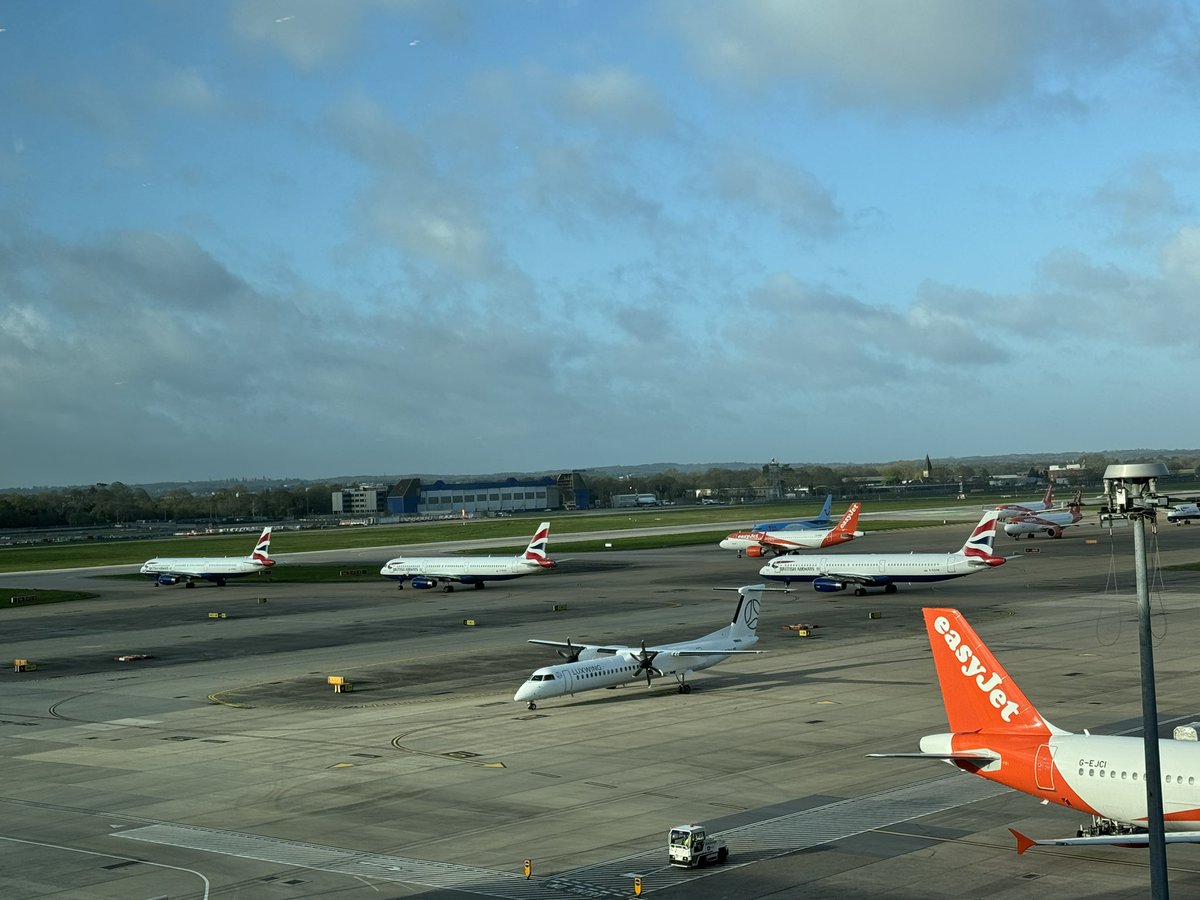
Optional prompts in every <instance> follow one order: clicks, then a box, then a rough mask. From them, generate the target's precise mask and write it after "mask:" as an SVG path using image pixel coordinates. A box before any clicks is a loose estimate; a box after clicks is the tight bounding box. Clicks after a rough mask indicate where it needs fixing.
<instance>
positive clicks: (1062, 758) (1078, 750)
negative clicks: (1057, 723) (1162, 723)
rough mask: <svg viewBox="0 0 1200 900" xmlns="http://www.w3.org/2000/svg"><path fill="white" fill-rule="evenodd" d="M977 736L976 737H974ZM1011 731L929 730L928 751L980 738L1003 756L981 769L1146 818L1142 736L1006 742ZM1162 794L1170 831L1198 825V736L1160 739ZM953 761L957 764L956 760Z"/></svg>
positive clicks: (1039, 790)
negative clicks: (1034, 743) (931, 732)
mask: <svg viewBox="0 0 1200 900" xmlns="http://www.w3.org/2000/svg"><path fill="white" fill-rule="evenodd" d="M972 737H974V738H975V740H972ZM1006 737H1007V736H1006V735H987V734H980V735H975V736H970V735H953V736H952V735H948V734H943V735H928V736H926V737H925V738H922V740H921V750H922V751H924V752H927V753H938V752H946V751H948V750H949V749H950V743H951V742H953V744H954V746H955V748H957V749H959V750H962V749H966V748H967V747H968V746H972V745H974V744H975V743H978V744H979V745H980V749H984V748H986V749H990V750H993V751H994V752H997V753H999V755H1000V757H1001V759H1000V760H999V761H998V762H993V763H991V764H989V765H987V766H985V767H984V768H982V769H981V770H979V771H977V772H976V774H978V775H979V776H980V777H983V778H987V779H988V780H990V781H997V782H999V783H1001V784H1007V785H1009V786H1010V787H1014V788H1016V789H1017V790H1020V791H1023V792H1025V793H1028V794H1031V795H1032V796H1035V797H1041V798H1043V799H1046V800H1049V801H1051V802H1053V803H1058V804H1059V805H1062V806H1066V807H1069V808H1071V809H1076V810H1080V811H1082V812H1090V813H1091V814H1093V815H1098V816H1102V817H1104V818H1106V819H1112V820H1113V821H1115V822H1124V823H1126V824H1129V825H1134V826H1139V827H1145V825H1146V757H1145V744H1144V742H1143V741H1142V739H1141V738H1140V737H1118V736H1112V735H1095V734H1092V735H1089V734H1054V735H1047V736H1046V737H1045V743H1044V744H1041V745H1040V746H1029V745H1026V746H1023V747H1020V748H1018V747H1016V746H1012V747H1006V746H1005V745H1006V744H1007V743H1008V741H1007V740H1006ZM1158 751H1159V762H1160V769H1161V775H1162V785H1161V793H1160V795H1161V797H1162V801H1163V814H1164V817H1165V818H1166V830H1167V831H1192V830H1196V829H1197V828H1198V827H1200V743H1197V742H1195V741H1177V740H1160V741H1159V742H1158ZM951 764H952V765H953V763H951Z"/></svg>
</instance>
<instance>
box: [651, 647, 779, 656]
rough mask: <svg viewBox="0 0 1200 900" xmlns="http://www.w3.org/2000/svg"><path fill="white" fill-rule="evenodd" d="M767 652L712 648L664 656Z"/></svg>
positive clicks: (761, 651) (678, 651) (671, 653)
mask: <svg viewBox="0 0 1200 900" xmlns="http://www.w3.org/2000/svg"><path fill="white" fill-rule="evenodd" d="M766 652H767V651H766V650H727V649H726V648H724V647H710V648H709V649H708V650H668V651H667V652H666V653H663V654H662V655H663V656H733V655H735V654H738V653H766Z"/></svg>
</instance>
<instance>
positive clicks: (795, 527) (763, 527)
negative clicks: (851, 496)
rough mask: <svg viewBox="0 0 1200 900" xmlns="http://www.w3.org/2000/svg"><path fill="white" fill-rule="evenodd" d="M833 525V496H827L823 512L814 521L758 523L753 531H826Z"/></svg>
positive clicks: (789, 520) (797, 520)
mask: <svg viewBox="0 0 1200 900" xmlns="http://www.w3.org/2000/svg"><path fill="white" fill-rule="evenodd" d="M832 524H833V494H826V495H825V503H824V505H823V506H822V507H821V511H820V512H819V513H817V515H816V516H815V517H814V518H812V519H780V520H778V521H776V522H756V523H755V524H754V525H752V526H751V527H750V530H751V531H807V530H811V529H818V530H821V529H825V528H828V527H829V526H831V525H832Z"/></svg>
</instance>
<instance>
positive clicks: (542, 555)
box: [523, 522, 556, 569]
mask: <svg viewBox="0 0 1200 900" xmlns="http://www.w3.org/2000/svg"><path fill="white" fill-rule="evenodd" d="M549 544H550V523H549V522H543V523H542V524H541V525H539V526H538V527H537V531H535V532H534V533H533V538H532V539H531V540H530V541H529V546H528V547H526V548H525V553H524V556H523V558H524V559H525V560H526V561H527V562H532V563H537V565H539V566H541V567H542V568H543V569H553V568H554V566H555V565H556V563H555V562H554V560H552V559H551V558H550V556H549Z"/></svg>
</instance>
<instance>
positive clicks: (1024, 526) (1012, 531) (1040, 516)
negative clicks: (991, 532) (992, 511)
mask: <svg viewBox="0 0 1200 900" xmlns="http://www.w3.org/2000/svg"><path fill="white" fill-rule="evenodd" d="M1082 504H1083V501H1082V499H1081V497H1080V492H1079V491H1076V492H1075V499H1074V500H1072V501H1071V503H1070V505H1069V506H1068V507H1067V508H1066V509H1057V510H1048V511H1046V512H1040V513H1029V514H1028V515H1025V516H1013V517H1012V518H1011V519H1009V520H1008V521H1007V522H1006V523H1005V524H1004V533H1005V534H1007V535H1008V536H1009V537H1011V538H1012V539H1013V540H1018V541H1019V540H1020V539H1021V535H1023V534H1027V535H1029V536H1030V537H1033V536H1034V535H1035V534H1045V535H1047V536H1048V537H1052V538H1060V537H1062V536H1063V529H1064V528H1066V527H1068V526H1070V525H1078V524H1079V523H1080V522H1081V521H1083V506H1082Z"/></svg>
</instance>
